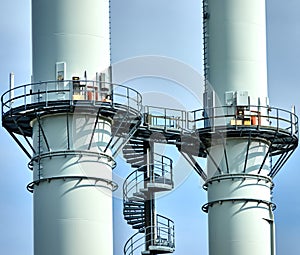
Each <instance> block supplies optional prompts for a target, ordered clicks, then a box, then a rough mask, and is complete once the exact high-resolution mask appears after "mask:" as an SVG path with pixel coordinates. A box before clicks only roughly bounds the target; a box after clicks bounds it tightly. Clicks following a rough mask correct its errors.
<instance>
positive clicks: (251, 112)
mask: <svg viewBox="0 0 300 255" xmlns="http://www.w3.org/2000/svg"><path fill="white" fill-rule="evenodd" d="M218 126H229V127H230V126H232V127H239V126H249V127H250V126H252V127H253V126H255V127H258V128H259V127H265V128H272V129H274V130H277V131H279V130H280V131H284V132H286V133H288V134H290V135H297V136H298V133H299V130H298V117H297V116H296V114H294V113H292V112H289V111H286V110H282V109H279V108H275V107H266V106H257V105H249V106H247V107H239V106H220V107H213V108H207V109H200V110H196V111H191V112H189V114H188V129H190V130H198V129H202V128H210V127H218Z"/></svg>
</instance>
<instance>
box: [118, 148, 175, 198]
mask: <svg viewBox="0 0 300 255" xmlns="http://www.w3.org/2000/svg"><path fill="white" fill-rule="evenodd" d="M172 163H173V162H172V159H170V158H168V157H166V156H163V155H160V154H156V153H155V159H154V163H153V164H149V165H146V164H145V165H143V166H141V167H139V168H138V169H137V170H136V171H134V172H132V173H131V174H130V175H129V176H128V177H127V178H126V180H125V181H124V183H123V199H124V201H128V200H129V198H130V197H134V194H135V193H140V190H141V189H144V188H146V184H147V183H156V182H158V183H160V184H168V185H172V187H173V167H172ZM147 167H148V168H149V170H150V176H149V180H147V179H145V173H144V171H141V170H142V169H145V168H147Z"/></svg>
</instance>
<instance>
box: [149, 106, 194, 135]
mask: <svg viewBox="0 0 300 255" xmlns="http://www.w3.org/2000/svg"><path fill="white" fill-rule="evenodd" d="M187 113H188V112H187V111H185V110H179V109H172V108H165V107H157V106H144V122H145V124H146V125H149V126H151V127H158V128H163V129H177V130H186V129H187V123H188V119H187Z"/></svg>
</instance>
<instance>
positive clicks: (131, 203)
mask: <svg viewBox="0 0 300 255" xmlns="http://www.w3.org/2000/svg"><path fill="white" fill-rule="evenodd" d="M124 206H129V207H136V208H138V209H141V208H144V206H145V205H144V202H140V201H126V202H124Z"/></svg>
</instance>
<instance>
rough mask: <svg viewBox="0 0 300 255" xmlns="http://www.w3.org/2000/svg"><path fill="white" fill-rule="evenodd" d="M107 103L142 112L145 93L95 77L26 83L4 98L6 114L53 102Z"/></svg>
mask: <svg viewBox="0 0 300 255" xmlns="http://www.w3.org/2000/svg"><path fill="white" fill-rule="evenodd" d="M83 100H85V101H91V102H95V103H96V102H103V103H106V104H112V105H114V104H119V105H123V106H125V107H129V108H133V109H135V110H137V111H139V112H140V111H142V96H141V94H140V93H139V92H138V91H136V90H134V89H132V88H129V87H126V86H124V85H119V84H113V83H107V82H100V81H93V80H76V81H74V80H63V81H45V82H38V83H31V84H25V85H21V86H18V87H15V88H13V89H10V90H8V91H6V92H5V93H4V94H3V95H2V97H1V103H2V116H3V115H4V114H5V113H6V112H8V111H10V110H11V109H13V108H18V107H21V106H23V109H24V110H26V109H27V108H28V106H29V105H32V104H38V103H44V105H45V106H48V104H49V103H50V102H58V103H59V101H69V102H70V104H71V105H72V104H73V102H74V101H77V102H80V101H83Z"/></svg>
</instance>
